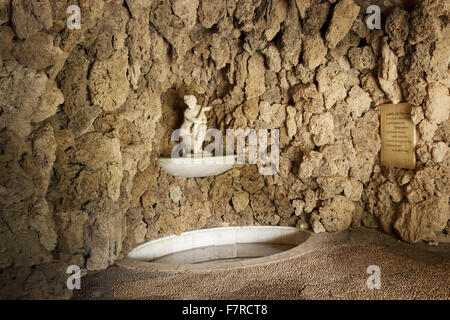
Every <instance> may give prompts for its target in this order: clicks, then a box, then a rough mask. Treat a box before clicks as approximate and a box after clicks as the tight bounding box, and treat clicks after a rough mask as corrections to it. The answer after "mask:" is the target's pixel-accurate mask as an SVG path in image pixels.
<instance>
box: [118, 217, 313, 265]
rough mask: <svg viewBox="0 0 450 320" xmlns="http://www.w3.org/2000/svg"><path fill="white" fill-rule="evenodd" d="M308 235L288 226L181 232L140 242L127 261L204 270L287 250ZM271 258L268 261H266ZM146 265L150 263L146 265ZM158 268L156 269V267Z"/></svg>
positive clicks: (301, 241)
mask: <svg viewBox="0 0 450 320" xmlns="http://www.w3.org/2000/svg"><path fill="white" fill-rule="evenodd" d="M307 238H308V234H307V233H305V232H302V231H300V230H299V229H296V228H292V227H279V226H245V227H219V228H212V229H201V230H194V231H189V232H184V233H182V234H181V235H179V236H177V235H172V236H167V237H164V238H160V239H156V240H153V241H150V242H147V243H144V244H142V245H140V246H138V247H137V248H135V249H134V250H132V251H131V252H130V253H129V254H128V260H127V261H128V262H125V264H126V263H132V262H130V259H131V260H134V261H135V262H134V264H136V261H142V262H146V263H147V266H152V265H153V266H156V268H164V267H165V266H166V265H168V264H169V265H170V264H172V265H174V264H176V265H185V267H187V268H192V266H191V267H188V266H186V265H187V264H191V265H197V266H198V265H203V266H204V267H206V266H207V265H208V266H212V265H220V264H224V263H229V262H231V263H235V264H236V266H239V265H240V263H239V261H245V260H252V259H253V261H257V260H254V259H255V258H263V260H261V259H260V261H259V262H264V257H269V256H273V255H276V254H279V253H283V252H285V251H287V250H290V249H292V248H294V247H296V246H298V245H299V244H301V243H303V242H304V241H305V240H306V239H307ZM270 259H271V258H269V260H270ZM148 263H150V264H148ZM158 265H159V266H158Z"/></svg>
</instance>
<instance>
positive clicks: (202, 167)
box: [159, 154, 236, 178]
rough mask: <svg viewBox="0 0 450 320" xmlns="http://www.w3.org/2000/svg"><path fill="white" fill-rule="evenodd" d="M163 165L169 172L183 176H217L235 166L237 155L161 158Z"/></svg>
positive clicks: (176, 175)
mask: <svg viewBox="0 0 450 320" xmlns="http://www.w3.org/2000/svg"><path fill="white" fill-rule="evenodd" d="M159 162H160V164H161V167H162V168H163V169H164V171H166V172H167V173H168V174H170V175H172V176H175V177H182V178H202V177H209V176H216V175H219V174H222V173H224V172H226V171H228V170H230V169H231V168H233V166H234V164H235V162H236V156H235V155H232V156H221V157H210V156H205V154H200V156H197V157H196V156H195V155H191V156H190V157H181V158H159Z"/></svg>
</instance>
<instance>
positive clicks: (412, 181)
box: [0, 0, 450, 299]
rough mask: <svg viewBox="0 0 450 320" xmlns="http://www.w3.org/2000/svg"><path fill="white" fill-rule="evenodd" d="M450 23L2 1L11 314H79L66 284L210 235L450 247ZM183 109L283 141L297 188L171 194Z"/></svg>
mask: <svg viewBox="0 0 450 320" xmlns="http://www.w3.org/2000/svg"><path fill="white" fill-rule="evenodd" d="M375 2H378V4H379V5H380V7H381V9H382V28H381V29H380V30H369V29H368V28H367V26H366V20H367V18H368V15H367V14H366V8H367V6H369V5H371V4H374V3H375ZM72 4H75V5H79V6H80V8H81V14H82V15H81V18H82V21H81V22H82V25H81V29H80V30H76V29H74V30H69V29H68V28H67V26H66V20H67V18H68V17H69V15H68V14H66V9H67V7H68V6H69V5H72ZM449 17H450V6H449V4H448V1H445V0H440V1H438V0H424V1H416V2H413V3H411V2H408V1H370V3H369V1H353V0H322V1H310V0H296V1H294V0H291V1H288V0H279V1H267V0H227V1H218V0H217V1H216V0H170V1H169V0H154V1H144V0H126V1H120V0H106V1H94V0H84V1H76V0H62V1H50V0H42V1H33V0H0V43H1V45H0V131H1V133H0V163H1V166H0V211H1V213H0V218H1V219H0V288H1V289H0V297H1V298H29V299H32V298H51V297H52V298H54V297H59V298H68V297H70V294H71V292H70V291H69V290H67V288H66V278H67V276H68V275H67V274H66V268H67V266H69V265H73V264H75V265H78V266H81V267H82V268H83V269H87V270H96V269H103V268H106V267H108V266H109V265H111V264H112V263H113V262H114V261H115V260H116V259H118V258H120V257H122V256H123V255H124V254H126V253H128V252H129V251H130V250H131V249H132V248H133V247H135V246H136V244H138V243H140V242H142V241H146V240H150V239H155V238H158V237H162V236H165V235H169V234H172V233H181V232H183V231H186V230H192V229H198V228H208V227H216V226H225V225H256V224H261V225H286V226H297V227H298V228H301V229H304V230H313V231H314V232H323V231H330V232H334V231H339V230H344V229H347V228H350V227H359V226H361V225H363V226H365V227H368V228H379V229H380V230H382V231H384V232H387V233H394V234H396V235H397V236H399V237H400V238H401V239H404V240H406V241H409V242H417V241H422V240H423V241H428V242H431V243H437V242H438V241H448V233H449V231H450V224H449V218H450V215H449V208H448V197H449V194H450V190H449V188H450V183H449V179H450V174H449V165H450V158H449V157H448V142H449V135H450V121H449V119H448V115H449V108H450V98H449V86H450V78H449V69H448V63H449V58H450V57H449V52H450V50H449V49H450V25H449ZM184 94H195V95H196V96H197V97H198V98H199V100H200V102H201V103H204V104H206V103H209V104H210V105H212V106H213V111H212V112H210V114H209V119H208V126H209V127H216V128H219V129H221V130H222V131H224V130H225V129H227V128H234V129H238V128H242V129H245V128H255V129H275V128H276V129H279V130H280V152H281V153H280V170H279V172H278V173H277V174H275V175H273V176H261V175H260V174H259V173H258V168H257V166H256V165H241V166H237V167H235V168H234V169H233V170H232V171H229V172H227V173H225V174H223V175H221V176H218V177H209V178H203V179H189V180H183V179H176V178H174V177H171V176H168V175H167V174H166V173H165V172H164V171H162V170H161V169H160V168H159V165H158V163H157V157H158V156H159V155H161V154H165V153H169V152H170V150H171V148H172V146H173V143H171V142H170V134H171V133H172V131H173V130H174V129H175V128H177V127H178V126H179V125H180V123H181V120H182V119H181V117H182V113H183V110H184V108H185V106H184V105H183V99H182V97H183V95H184ZM400 101H406V102H410V103H412V104H413V105H414V108H413V112H412V116H413V121H414V123H415V124H416V125H417V129H418V143H417V158H418V163H417V168H416V170H403V169H397V168H389V167H380V166H379V164H378V163H379V160H378V155H379V151H380V136H379V106H380V105H381V104H383V103H390V102H394V103H397V102H400Z"/></svg>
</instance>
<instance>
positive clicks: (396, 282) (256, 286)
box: [73, 229, 450, 300]
mask: <svg viewBox="0 0 450 320" xmlns="http://www.w3.org/2000/svg"><path fill="white" fill-rule="evenodd" d="M311 244H312V245H311ZM370 265H377V266H379V267H380V271H381V288H380V289H372V290H371V289H368V287H367V284H366V281H367V279H368V278H369V276H370V274H368V273H367V268H368V267H369V266H370ZM81 286H82V289H81V290H79V291H77V292H76V293H75V295H74V297H73V299H192V300H196V299H225V300H226V299H250V300H252V299H446V300H448V299H450V245H449V244H442V245H439V246H428V245H426V244H416V245H410V244H407V243H404V242H401V241H399V240H396V239H394V238H393V237H391V236H388V235H385V234H382V233H379V232H376V231H372V230H368V229H355V230H350V231H345V232H340V233H334V234H326V233H324V234H317V235H316V234H312V235H311V240H310V241H309V249H308V250H305V252H304V253H302V254H299V255H298V256H295V257H293V258H290V259H288V260H283V261H277V262H273V263H270V264H266V265H258V266H247V267H243V268H239V269H232V270H225V271H218V270H216V271H196V272H193V271H189V272H186V271H184V272H175V273H174V272H148V271H143V270H140V269H128V268H123V267H118V266H112V267H110V268H109V269H107V270H104V271H100V272H91V273H89V274H88V275H86V276H85V277H83V278H82V281H81Z"/></svg>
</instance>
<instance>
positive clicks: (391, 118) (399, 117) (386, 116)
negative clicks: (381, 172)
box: [380, 103, 416, 169]
mask: <svg viewBox="0 0 450 320" xmlns="http://www.w3.org/2000/svg"><path fill="white" fill-rule="evenodd" d="M411 108H412V106H411V105H410V104H409V103H400V104H385V105H382V106H381V159H380V163H381V165H382V166H391V167H397V168H403V169H415V167H416V153H415V146H416V128H415V126H414V123H413V122H412V119H411Z"/></svg>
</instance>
